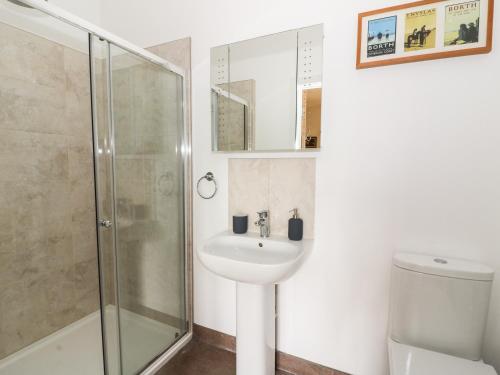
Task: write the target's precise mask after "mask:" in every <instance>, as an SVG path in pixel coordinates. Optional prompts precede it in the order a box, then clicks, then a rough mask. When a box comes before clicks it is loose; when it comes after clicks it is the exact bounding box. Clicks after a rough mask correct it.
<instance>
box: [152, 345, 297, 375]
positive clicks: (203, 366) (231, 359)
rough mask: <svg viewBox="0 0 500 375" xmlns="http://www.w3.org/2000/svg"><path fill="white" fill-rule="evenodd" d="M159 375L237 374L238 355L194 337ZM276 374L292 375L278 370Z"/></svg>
mask: <svg viewBox="0 0 500 375" xmlns="http://www.w3.org/2000/svg"><path fill="white" fill-rule="evenodd" d="M157 374H158V375H235V374H236V356H235V354H234V353H231V352H229V351H226V350H223V349H219V348H216V347H214V346H211V345H208V344H206V343H204V342H201V341H199V340H197V339H193V340H192V341H191V342H190V343H189V344H188V345H187V346H186V347H185V348H184V349H182V350H181V351H180V352H179V353H178V354H177V355H176V356H175V357H174V358H173V359H172V360H171V361H170V362H169V363H167V364H166V365H165V367H163V368H162V369H161V370H160V371H159V372H158V373H157ZM276 375H290V374H288V373H287V372H283V371H279V370H277V371H276Z"/></svg>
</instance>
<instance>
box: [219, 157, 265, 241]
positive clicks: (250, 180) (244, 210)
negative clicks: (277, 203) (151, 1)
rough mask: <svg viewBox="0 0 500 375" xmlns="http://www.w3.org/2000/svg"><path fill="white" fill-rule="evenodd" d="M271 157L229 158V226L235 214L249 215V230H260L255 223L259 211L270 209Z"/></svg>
mask: <svg viewBox="0 0 500 375" xmlns="http://www.w3.org/2000/svg"><path fill="white" fill-rule="evenodd" d="M269 170H270V159H229V177H228V179H229V218H230V220H229V227H230V229H232V226H233V220H232V217H233V215H240V214H246V215H248V231H249V232H254V233H256V232H258V231H259V229H258V228H257V227H256V226H255V225H254V222H255V220H256V218H257V212H258V211H261V210H269V209H270V207H269V204H270V202H269Z"/></svg>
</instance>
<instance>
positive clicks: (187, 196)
mask: <svg viewBox="0 0 500 375" xmlns="http://www.w3.org/2000/svg"><path fill="white" fill-rule="evenodd" d="M18 1H19V2H21V3H23V4H26V5H29V6H30V7H32V8H34V9H36V10H39V11H40V12H42V13H45V14H47V15H49V16H52V17H54V18H56V19H58V20H60V21H63V22H65V23H67V24H69V25H72V26H74V27H76V28H78V29H80V30H83V31H85V32H87V33H88V34H90V35H94V36H96V37H98V38H100V39H104V40H106V41H107V42H109V43H112V44H114V45H116V46H117V47H120V48H121V49H123V50H125V51H127V52H129V53H131V54H134V55H137V56H140V57H142V58H144V59H145V60H147V61H149V62H151V63H153V64H156V65H158V66H161V67H162V68H164V69H166V70H168V71H170V72H172V73H175V74H178V75H180V76H181V77H182V94H183V97H182V107H183V119H184V129H183V140H182V158H183V160H182V161H183V169H184V207H185V215H184V216H185V225H184V236H185V240H184V245H185V246H184V256H185V283H186V284H185V290H186V294H185V301H186V318H187V322H188V332H187V333H186V334H185V335H184V336H183V337H182V338H181V339H179V341H177V342H176V343H175V344H174V345H172V346H171V347H170V348H168V349H167V350H166V351H165V352H164V353H163V354H162V355H160V356H159V357H158V358H157V359H156V360H155V361H154V362H152V363H151V364H150V365H149V366H148V367H147V368H146V369H144V370H143V371H142V372H141V375H153V374H155V373H156V372H157V371H158V370H159V369H161V367H163V365H165V363H167V362H168V361H169V359H171V358H172V357H173V356H174V355H175V354H176V353H177V352H178V351H179V350H181V349H182V348H183V347H184V346H185V345H186V344H187V343H188V342H189V341H190V340H191V339H192V337H193V288H192V285H193V284H192V266H191V264H192V249H191V247H192V243H193V242H192V215H191V209H192V172H191V142H190V139H191V134H190V130H189V128H188V127H189V124H188V113H187V108H186V100H187V86H186V85H187V82H186V71H185V70H184V69H183V68H181V67H179V66H177V65H175V64H172V63H171V62H169V61H167V60H165V59H162V58H161V57H159V56H157V55H155V54H153V53H151V52H149V51H147V50H145V49H144V48H141V47H138V46H136V45H135V44H133V43H130V42H128V41H127V40H125V39H122V38H120V37H118V36H116V35H114V34H112V33H110V32H108V31H106V30H104V29H102V28H100V27H98V26H96V25H94V24H92V23H90V22H88V21H86V20H84V19H82V18H80V17H77V16H75V15H74V14H72V13H69V12H67V11H65V10H64V9H61V8H59V7H57V6H54V5H52V4H50V3H48V2H46V1H43V0H18ZM96 225H97V223H96ZM103 334H104V332H103ZM103 345H104V342H103ZM105 361H106V360H105ZM105 371H106V373H107V369H105Z"/></svg>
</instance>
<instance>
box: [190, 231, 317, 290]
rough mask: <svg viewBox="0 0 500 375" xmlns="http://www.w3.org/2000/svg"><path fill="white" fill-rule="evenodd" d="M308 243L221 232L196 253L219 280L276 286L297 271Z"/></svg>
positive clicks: (309, 242)
mask: <svg viewBox="0 0 500 375" xmlns="http://www.w3.org/2000/svg"><path fill="white" fill-rule="evenodd" d="M310 245H311V241H310V240H302V241H290V240H289V239H288V238H286V237H281V236H271V237H269V238H261V237H259V235H258V234H253V233H247V234H233V233H232V232H223V233H221V234H218V235H216V236H215V237H212V238H211V239H209V240H208V241H207V242H206V243H205V245H204V246H202V247H200V248H199V249H198V257H199V258H200V260H201V262H202V263H203V265H204V266H205V267H206V268H208V269H209V270H210V271H212V272H214V273H216V274H217V275H219V276H222V277H225V278H227V279H231V280H234V281H238V282H243V283H250V284H260V285H265V284H277V283H280V282H282V281H284V280H286V279H287V278H289V277H290V276H292V275H293V274H294V273H295V271H296V270H297V269H298V268H299V266H300V265H301V263H302V261H303V260H304V258H305V254H306V253H307V252H308V249H309V247H310Z"/></svg>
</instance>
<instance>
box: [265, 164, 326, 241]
mask: <svg viewBox="0 0 500 375" xmlns="http://www.w3.org/2000/svg"><path fill="white" fill-rule="evenodd" d="M270 164H271V168H270V174H269V181H270V182H269V197H270V198H269V201H270V202H271V207H270V210H271V223H272V224H271V225H272V230H273V232H274V233H277V234H282V235H285V236H287V235H288V219H290V217H291V213H290V212H289V211H290V210H292V209H293V208H298V210H299V217H300V218H301V219H302V220H303V221H304V238H313V237H314V206H315V189H316V183H315V182H316V160H315V159H302V158H301V159H272V160H271V163H270Z"/></svg>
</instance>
